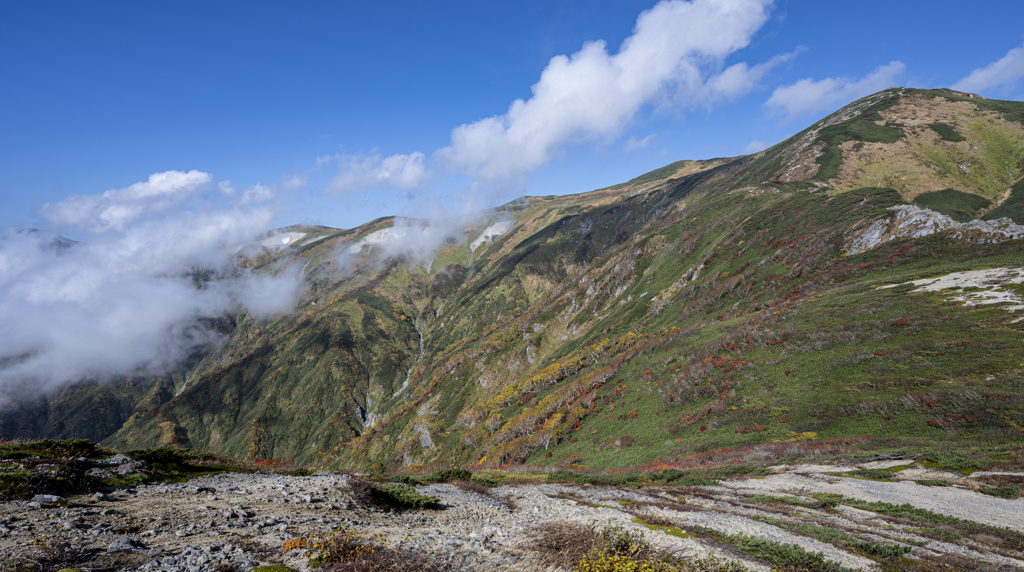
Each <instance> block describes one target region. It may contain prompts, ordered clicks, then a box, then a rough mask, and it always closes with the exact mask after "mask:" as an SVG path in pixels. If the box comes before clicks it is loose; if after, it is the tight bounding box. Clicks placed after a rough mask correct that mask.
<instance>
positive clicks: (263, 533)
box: [0, 459, 1024, 572]
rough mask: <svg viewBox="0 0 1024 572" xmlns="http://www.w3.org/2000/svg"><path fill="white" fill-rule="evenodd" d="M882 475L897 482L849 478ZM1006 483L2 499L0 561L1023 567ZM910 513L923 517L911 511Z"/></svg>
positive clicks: (222, 480)
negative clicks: (369, 496)
mask: <svg viewBox="0 0 1024 572" xmlns="http://www.w3.org/2000/svg"><path fill="white" fill-rule="evenodd" d="M871 471H878V472H879V473H877V474H876V475H875V476H876V477H878V476H879V475H881V476H882V477H884V476H885V475H886V471H888V472H890V473H891V474H894V475H897V478H896V480H888V481H882V480H870V479H868V478H864V477H863V476H859V477H855V476H851V475H864V474H869V475H870V474H872V473H871ZM993 479H995V480H999V479H1002V482H1004V483H1005V482H1008V481H1009V482H1013V481H1017V482H1024V474H1010V473H1000V474H990V473H979V472H976V473H974V474H973V475H970V476H969V477H967V476H964V475H962V474H960V473H954V472H948V471H939V470H935V469H930V468H926V467H923V466H921V465H919V464H918V463H916V462H915V461H914V460H913V459H906V460H891V461H877V462H872V463H866V464H861V465H857V466H852V465H851V466H832V465H820V466H811V465H801V466H778V467H773V468H772V474H770V475H768V476H765V477H760V478H747V479H739V480H730V481H723V482H722V484H721V486H711V487H706V486H705V487H686V488H673V487H648V488H641V489H629V490H622V489H615V488H601V487H593V486H587V485H583V486H575V485H565V484H520V485H514V486H512V485H506V486H500V487H495V488H490V489H486V488H484V487H480V486H479V485H467V484H461V485H458V486H456V485H453V484H432V485H426V486H419V487H416V489H417V491H418V492H420V493H422V494H426V495H432V496H436V497H438V498H439V499H440V503H439V504H437V505H436V507H435V508H430V509H422V510H411V509H410V510H401V511H384V510H380V509H379V508H376V507H374V506H371V505H370V504H368V503H366V502H364V501H363V500H361V499H360V497H359V495H357V494H354V491H353V487H352V478H351V477H349V476H348V475H344V474H333V473H319V474H316V475H313V476H308V477H296V476H283V475H278V474H260V473H255V474H247V473H227V474H220V475H215V476H207V477H202V478H197V479H193V480H191V481H189V482H187V483H182V484H151V485H140V486H136V487H130V488H122V489H119V490H116V491H110V492H109V494H105V493H97V494H95V495H91V496H80V497H70V498H66V499H65V498H61V497H57V496H50V495H39V496H37V497H36V498H35V499H33V500H32V501H10V502H6V503H2V504H0V523H2V524H0V561H3V562H7V563H10V564H9V566H11V567H10V568H7V569H15V568H14V567H13V565H14V564H17V563H18V562H28V561H29V559H30V558H31V557H32V555H34V554H35V555H37V556H38V554H39V552H40V551H45V550H46V549H48V548H50V549H51V550H52V549H54V548H52V547H56V549H59V550H65V551H67V550H72V551H77V552H78V553H88V552H90V551H91V552H92V553H94V554H103V555H105V556H108V557H109V558H113V560H108V561H110V562H114V561H116V564H117V565H118V566H119V567H120V569H122V570H126V571H127V570H141V571H148V572H156V571H163V572H206V571H210V572H213V571H218V572H223V571H227V570H236V571H239V572H242V571H246V570H250V569H252V568H254V567H256V566H258V565H261V564H268V563H278V564H284V565H286V566H289V567H292V568H294V569H296V570H302V571H304V570H309V569H310V566H309V563H308V559H307V557H306V554H305V550H304V549H303V548H292V547H294V546H296V545H297V544H299V543H297V542H295V541H296V540H299V539H309V538H318V537H322V536H323V535H326V534H328V533H330V532H331V531H336V530H338V529H339V528H346V529H349V530H353V531H355V532H357V533H359V534H361V535H363V536H365V537H367V538H378V537H379V538H380V539H382V540H384V541H386V542H387V543H388V544H389V545H390V546H391V547H393V548H396V549H399V550H410V551H416V552H421V553H427V554H430V555H431V556H432V557H433V558H435V559H436V560H438V561H441V562H445V563H447V564H448V565H449V566H450V567H451V568H452V569H456V570H488V571H489V570H540V569H547V568H550V563H549V562H542V561H540V560H539V559H538V555H537V553H536V552H534V551H533V550H532V549H531V547H532V546H534V544H535V542H536V538H537V536H538V534H539V532H538V531H539V527H540V526H541V525H543V524H544V523H549V522H557V521H565V522H570V523H578V524H581V525H585V526H593V527H597V528H603V527H607V526H620V527H623V529H626V530H635V531H638V532H640V533H642V534H644V535H645V536H646V538H647V540H648V542H650V543H651V544H653V545H655V546H656V547H659V548H664V549H667V550H670V551H672V552H675V553H677V554H681V555H686V556H692V557H694V558H700V557H707V556H710V555H715V556H717V557H718V558H721V559H728V560H733V561H736V562H737V563H739V564H742V565H743V566H745V567H746V568H747V569H749V570H763V571H768V570H771V569H773V567H782V566H780V564H784V563H779V562H771V561H770V560H771V558H768V559H767V560H766V559H765V557H764V555H763V554H762V553H761V552H758V551H757V550H751V548H750V546H751V544H750V541H749V539H751V538H755V539H761V540H763V541H769V544H771V543H778V544H779V545H793V546H797V547H800V548H801V549H803V550H804V551H805V552H807V553H820V554H821V555H822V556H823V557H824V559H825V560H828V561H832V562H834V563H837V564H839V565H841V566H843V567H845V568H847V569H852V570H882V569H890V570H891V569H906V568H904V566H908V567H909V566H916V565H920V566H921V567H920V568H919V569H922V570H923V569H928V570H934V569H972V570H1016V569H1024V552H1022V547H1024V544H1022V539H1024V534H1022V533H1024V499H1019V498H1017V499H1008V498H999V497H998V496H991V489H985V487H986V486H987V485H990V484H991V482H992V481H993ZM981 489H985V490H987V491H988V492H989V494H983V493H981V492H979V490H981ZM840 495H841V496H840ZM904 503H910V504H912V505H913V507H914V509H915V510H908V509H909V507H906V506H904V507H902V510H901V509H900V506H899V505H904ZM892 507H896V508H892ZM289 541H292V542H290V543H289ZM761 546H763V543H762V544H761ZM290 548H292V549H290ZM759 556H761V557H759ZM900 562H902V563H905V564H899V563H900ZM893 566H896V568H893ZM0 569H3V568H0ZM835 569H840V568H835Z"/></svg>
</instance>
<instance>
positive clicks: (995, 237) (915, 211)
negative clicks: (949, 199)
mask: <svg viewBox="0 0 1024 572" xmlns="http://www.w3.org/2000/svg"><path fill="white" fill-rule="evenodd" d="M889 210H890V211H892V214H890V215H889V217H888V218H884V219H879V220H876V221H875V222H874V223H872V224H871V226H869V227H868V228H866V229H864V230H862V231H859V232H857V233H856V234H854V235H853V236H852V237H851V238H850V239H848V242H847V247H846V254H847V255H848V256H852V255H854V254H860V253H861V252H866V251H868V250H871V249H872V248H875V247H876V246H878V245H880V244H882V243H883V242H888V241H890V240H894V239H897V238H920V237H923V236H928V235H931V234H935V233H937V232H943V231H956V232H953V233H951V234H950V238H951V239H953V240H960V241H965V242H977V243H985V242H987V243H997V242H1003V241H1004V240H1013V239H1016V238H1024V226H1021V225H1019V224H1015V223H1014V222H1013V221H1012V220H1010V219H1008V218H999V219H995V220H972V221H968V222H957V221H955V220H953V219H951V218H949V217H948V216H946V215H944V214H941V213H937V212H935V211H933V210H931V209H925V208H921V207H919V206H916V205H897V206H894V207H890V208H889Z"/></svg>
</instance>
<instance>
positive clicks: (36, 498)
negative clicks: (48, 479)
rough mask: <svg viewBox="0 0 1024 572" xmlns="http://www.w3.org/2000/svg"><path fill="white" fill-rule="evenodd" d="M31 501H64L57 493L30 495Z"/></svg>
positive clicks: (53, 502) (46, 502) (54, 502)
mask: <svg viewBox="0 0 1024 572" xmlns="http://www.w3.org/2000/svg"><path fill="white" fill-rule="evenodd" d="M32 502H37V503H40V504H58V503H60V502H64V499H63V498H61V497H59V496H57V495H36V496H34V497H32Z"/></svg>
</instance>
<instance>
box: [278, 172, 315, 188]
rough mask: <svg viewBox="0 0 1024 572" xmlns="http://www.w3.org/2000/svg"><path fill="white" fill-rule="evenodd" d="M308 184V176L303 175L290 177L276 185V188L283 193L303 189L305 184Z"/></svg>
mask: <svg viewBox="0 0 1024 572" xmlns="http://www.w3.org/2000/svg"><path fill="white" fill-rule="evenodd" d="M308 182H309V175H307V174H305V173H303V174H296V175H292V176H291V177H290V178H288V179H285V180H283V181H281V183H280V184H278V185H277V186H278V187H279V188H281V189H282V190H285V191H293V190H295V189H301V188H302V187H305V186H306V183H308Z"/></svg>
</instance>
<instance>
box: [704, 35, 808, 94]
mask: <svg viewBox="0 0 1024 572" xmlns="http://www.w3.org/2000/svg"><path fill="white" fill-rule="evenodd" d="M805 50H806V48H803V47H800V48H797V49H795V50H793V51H792V52H788V53H785V54H780V55H778V56H775V57H774V58H772V59H770V60H768V61H767V62H764V63H760V64H757V65H755V66H753V67H749V66H747V64H746V63H743V62H741V63H738V64H733V65H731V66H729V67H728V68H726V69H725V70H723V71H722V73H719V74H717V75H715V76H712V77H710V78H708V80H707V82H706V83H705V84H704V89H703V90H702V92H701V94H700V97H701V98H702V99H703V100H704V101H706V102H707V103H709V104H711V103H716V102H719V101H723V100H724V101H732V100H735V99H738V98H740V97H743V96H744V95H746V94H748V93H750V92H751V91H753V90H754V88H755V87H757V85H758V83H759V82H760V81H761V79H763V78H764V76H765V75H766V74H767V73H768V72H769V71H771V70H772V68H774V67H776V66H778V65H779V64H783V63H786V62H789V61H791V60H793V58H795V57H796V56H797V55H798V54H800V52H803V51H805Z"/></svg>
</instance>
